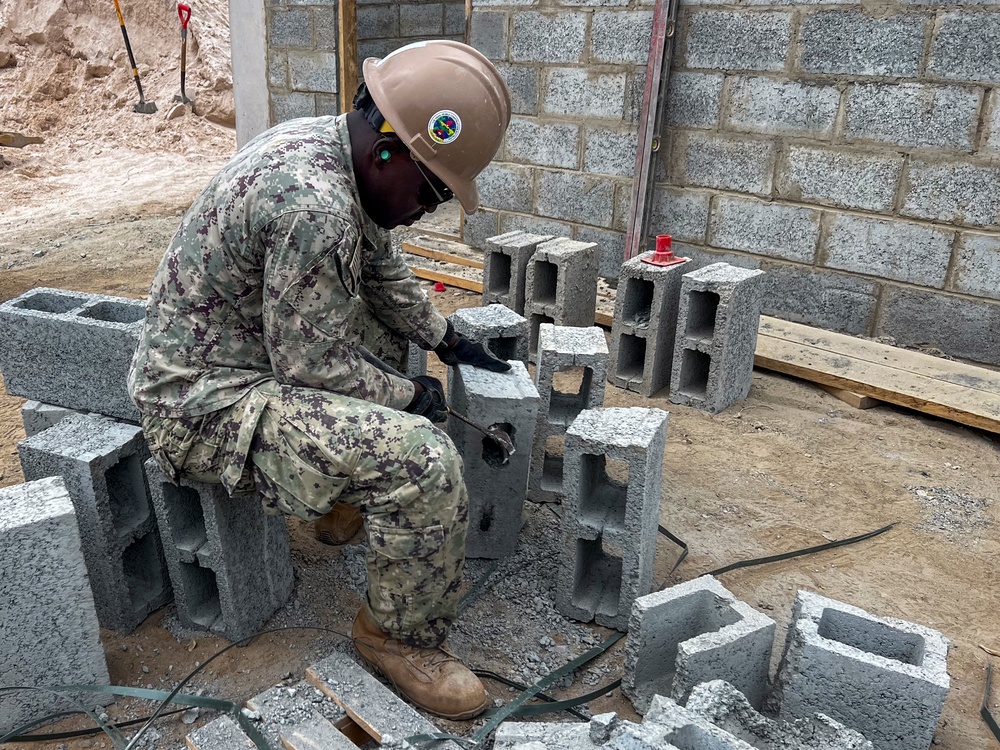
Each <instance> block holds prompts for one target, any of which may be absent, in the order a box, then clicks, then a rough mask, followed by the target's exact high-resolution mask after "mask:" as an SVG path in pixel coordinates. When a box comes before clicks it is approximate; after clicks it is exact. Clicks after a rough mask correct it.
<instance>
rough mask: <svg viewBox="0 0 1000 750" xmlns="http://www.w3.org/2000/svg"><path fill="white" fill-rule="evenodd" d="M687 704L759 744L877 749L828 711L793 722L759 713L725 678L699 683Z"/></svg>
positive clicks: (813, 749)
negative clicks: (724, 680)
mask: <svg viewBox="0 0 1000 750" xmlns="http://www.w3.org/2000/svg"><path fill="white" fill-rule="evenodd" d="M685 708H686V709H687V711H688V713H691V714H694V715H695V716H700V717H701V718H703V719H707V720H708V721H710V722H712V723H713V724H714V725H715V726H717V727H719V728H720V729H723V730H725V731H726V732H729V733H730V734H732V735H734V736H736V737H742V738H744V739H746V740H747V741H748V742H750V743H751V744H752V745H753V746H754V747H757V748H781V749H782V750H875V748H874V746H873V745H872V743H871V742H869V741H868V740H866V739H865V738H864V737H863V736H862V735H861V734H860V733H858V732H855V731H854V730H853V729H848V728H847V727H845V726H844V725H843V724H841V723H840V722H838V721H834V720H833V719H831V718H830V717H829V716H826V715H825V714H816V715H815V716H813V717H812V718H810V719H794V720H793V721H791V722H784V721H773V720H771V719H769V718H767V717H766V716H763V715H761V714H759V713H758V712H757V710H756V709H755V708H754V707H753V706H752V705H750V701H748V700H747V697H746V696H745V695H744V694H743V693H741V692H740V691H739V690H737V689H736V688H735V687H733V686H732V685H730V684H729V683H728V682H723V681H722V680H712V681H711V682H703V683H701V684H700V685H698V686H696V687H695V688H694V689H693V690H692V691H691V696H690V697H689V698H688V699H687V702H686V703H685ZM654 718H655V717H654Z"/></svg>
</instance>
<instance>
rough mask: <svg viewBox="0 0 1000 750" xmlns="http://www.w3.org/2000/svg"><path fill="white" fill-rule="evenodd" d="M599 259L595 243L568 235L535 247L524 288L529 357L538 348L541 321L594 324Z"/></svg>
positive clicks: (567, 324) (563, 323)
mask: <svg viewBox="0 0 1000 750" xmlns="http://www.w3.org/2000/svg"><path fill="white" fill-rule="evenodd" d="M599 260H600V257H599V254H598V249H597V245H596V244H594V243H593V242H577V241H576V240H570V239H567V238H565V237H557V238H556V239H554V240H549V241H548V242H543V243H541V244H540V245H539V246H538V249H537V250H535V254H534V255H533V256H531V262H529V263H528V270H527V274H526V277H525V291H524V317H526V318H527V319H528V350H529V356H534V354H535V352H536V350H537V346H538V328H539V326H541V325H542V323H553V324H554V325H557V326H592V325H594V314H595V313H596V312H597V264H598V261H599Z"/></svg>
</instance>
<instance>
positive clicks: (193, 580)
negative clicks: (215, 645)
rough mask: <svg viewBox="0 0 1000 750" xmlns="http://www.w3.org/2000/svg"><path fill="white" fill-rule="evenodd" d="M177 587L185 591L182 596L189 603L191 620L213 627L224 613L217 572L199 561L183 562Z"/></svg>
mask: <svg viewBox="0 0 1000 750" xmlns="http://www.w3.org/2000/svg"><path fill="white" fill-rule="evenodd" d="M177 588H178V589H181V590H182V591H183V592H184V593H183V594H182V595H181V596H183V597H184V601H185V602H186V603H187V613H188V617H190V618H191V622H193V623H195V624H197V625H201V626H202V627H203V628H205V629H206V630H208V629H209V628H211V627H212V625H214V624H215V621H216V620H218V619H219V617H220V616H221V615H222V604H221V603H220V602H219V584H218V582H216V580H215V573H214V572H213V571H211V570H210V569H208V568H203V567H202V566H200V565H199V564H198V563H185V562H182V563H181V564H180V581H179V582H178V585H177ZM175 593H177V592H176V589H175Z"/></svg>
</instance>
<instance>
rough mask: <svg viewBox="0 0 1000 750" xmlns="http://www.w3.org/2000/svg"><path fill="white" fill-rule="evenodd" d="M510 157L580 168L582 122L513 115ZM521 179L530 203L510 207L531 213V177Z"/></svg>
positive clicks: (510, 134) (508, 155)
mask: <svg viewBox="0 0 1000 750" xmlns="http://www.w3.org/2000/svg"><path fill="white" fill-rule="evenodd" d="M507 157H508V159H510V160H511V161H515V162H523V163H526V164H531V165H533V166H542V167H562V168H564V169H577V168H579V166H580V126H579V125H576V124H574V123H569V122H541V121H539V120H537V119H535V118H533V117H532V118H527V117H513V118H511V121H510V128H509V129H508V130H507ZM521 182H522V187H521V188H520V189H521V190H522V191H524V192H527V193H528V206H527V208H515V209H510V210H512V211H522V212H524V213H530V212H531V205H530V204H531V196H530V192H531V179H530V177H529V178H527V179H526V178H524V177H522V178H521Z"/></svg>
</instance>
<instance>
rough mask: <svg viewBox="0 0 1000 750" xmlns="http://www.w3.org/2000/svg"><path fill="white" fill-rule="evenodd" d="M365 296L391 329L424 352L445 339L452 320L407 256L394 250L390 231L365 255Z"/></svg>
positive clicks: (379, 237)
mask: <svg viewBox="0 0 1000 750" xmlns="http://www.w3.org/2000/svg"><path fill="white" fill-rule="evenodd" d="M361 287H362V291H361V294H362V295H363V296H364V298H365V299H366V300H367V301H368V304H370V305H371V306H372V308H373V309H374V310H375V312H376V314H377V315H378V316H379V317H380V318H381V319H382V321H383V322H384V323H385V324H386V325H388V326H389V327H390V328H392V329H394V330H396V331H399V332H400V333H402V334H403V335H404V336H406V337H407V338H408V339H410V341H413V342H414V343H416V344H417V345H418V346H420V347H421V348H422V349H433V348H434V347H435V346H437V345H438V344H440V343H441V339H443V338H444V334H445V329H446V328H447V327H448V321H447V320H445V318H444V317H443V316H442V315H441V313H439V312H438V311H437V310H436V309H435V308H434V305H433V303H432V302H431V301H430V299H428V297H427V293H426V292H425V291H424V290H423V289H422V288H421V286H420V284H419V283H418V282H417V280H416V278H415V277H414V276H413V272H412V271H411V270H410V267H409V266H407V265H406V261H404V260H403V256H402V255H400V254H399V253H398V252H397V251H396V250H394V249H393V248H392V243H391V242H390V241H389V233H388V232H380V233H379V236H378V241H377V245H376V246H375V247H374V248H369V252H368V253H366V254H365V264H364V266H363V267H362V270H361Z"/></svg>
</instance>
